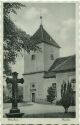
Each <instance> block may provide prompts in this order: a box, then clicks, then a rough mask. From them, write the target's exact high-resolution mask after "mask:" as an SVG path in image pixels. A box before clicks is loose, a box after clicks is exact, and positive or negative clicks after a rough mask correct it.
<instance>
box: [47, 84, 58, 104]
mask: <svg viewBox="0 0 80 125" xmlns="http://www.w3.org/2000/svg"><path fill="white" fill-rule="evenodd" d="M47 92H48V95H47V101H48V102H50V103H52V102H53V100H55V96H56V93H55V90H54V88H53V86H51V87H49V88H48V90H47Z"/></svg>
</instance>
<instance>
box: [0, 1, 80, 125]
mask: <svg viewBox="0 0 80 125" xmlns="http://www.w3.org/2000/svg"><path fill="white" fill-rule="evenodd" d="M2 2H32V3H33V2H40V3H42V2H43V3H44V2H49V3H50V2H52V3H55V2H56V3H63V2H65V3H76V53H77V54H76V60H77V61H76V62H77V63H76V67H77V71H76V78H77V86H76V88H77V91H76V95H77V96H76V101H77V102H78V103H77V106H76V107H77V108H76V112H77V118H63V119H62V118H15V119H13V118H10V119H9V118H3V101H2V100H3V96H2V95H3V76H2V74H3V73H2V71H3V68H2V67H3V35H2V34H3V20H2V19H3V17H2V15H3V11H2V7H1V6H2V5H0V121H1V123H2V124H60V125H62V124H67V125H71V124H79V122H78V121H79V116H80V104H79V103H80V98H79V94H80V93H79V90H80V84H79V82H80V77H79V74H80V68H79V65H80V59H79V57H80V51H79V50H80V42H79V41H80V35H79V34H80V30H79V26H80V20H79V19H80V13H79V12H80V3H79V1H78V0H77V1H76V0H73V1H70V0H66V1H64V0H56V1H54V0H49V1H48V0H40V1H38V0H34V1H32V0H27V1H26V0H22V1H21V0H18V1H16V0H13V1H12V0H3V1H2ZM0 4H1V2H0ZM78 107H79V108H78Z"/></svg>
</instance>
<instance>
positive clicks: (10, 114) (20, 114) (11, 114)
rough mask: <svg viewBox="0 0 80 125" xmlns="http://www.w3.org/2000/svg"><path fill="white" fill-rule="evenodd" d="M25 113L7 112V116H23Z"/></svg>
mask: <svg viewBox="0 0 80 125" xmlns="http://www.w3.org/2000/svg"><path fill="white" fill-rule="evenodd" d="M23 115H24V113H6V116H7V118H22V117H23Z"/></svg>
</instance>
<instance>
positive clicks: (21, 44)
mask: <svg viewBox="0 0 80 125" xmlns="http://www.w3.org/2000/svg"><path fill="white" fill-rule="evenodd" d="M21 7H25V5H23V4H21V3H4V4H3V13H4V15H3V27H4V33H3V34H4V43H3V49H4V61H3V63H4V64H3V66H4V73H5V74H6V75H10V74H11V68H10V63H15V61H16V57H17V55H18V53H20V52H21V51H22V49H24V50H26V51H27V52H28V53H29V52H30V50H34V51H36V50H37V49H39V48H38V46H36V45H34V44H33V43H32V42H31V41H30V36H29V35H27V34H26V32H25V31H22V30H21V29H19V28H17V26H16V25H15V24H14V22H13V21H12V20H11V18H10V13H14V14H17V12H16V10H17V9H21Z"/></svg>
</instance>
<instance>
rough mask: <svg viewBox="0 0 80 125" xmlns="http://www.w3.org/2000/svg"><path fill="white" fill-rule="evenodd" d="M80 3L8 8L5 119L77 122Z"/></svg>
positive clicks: (5, 20) (5, 9)
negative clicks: (79, 19)
mask: <svg viewBox="0 0 80 125" xmlns="http://www.w3.org/2000/svg"><path fill="white" fill-rule="evenodd" d="M76 103H77V102H76V3H65V2H62V3H55V2H54V3H49V2H44V3H40V2H35V3H32V2H30V3H29V2H25V3H24V2H22V3H18V2H12V3H11V2H5V3H3V118H74V119H75V118H76V108H77V107H76Z"/></svg>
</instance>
